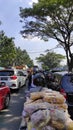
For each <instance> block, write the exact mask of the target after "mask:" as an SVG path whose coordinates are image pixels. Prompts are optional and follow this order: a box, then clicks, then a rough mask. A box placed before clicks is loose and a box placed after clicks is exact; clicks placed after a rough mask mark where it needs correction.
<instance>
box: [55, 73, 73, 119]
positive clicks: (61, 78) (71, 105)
mask: <svg viewBox="0 0 73 130" xmlns="http://www.w3.org/2000/svg"><path fill="white" fill-rule="evenodd" d="M54 75H55V78H56V79H57V82H58V86H59V91H60V92H61V93H62V94H63V95H64V96H65V98H66V102H67V105H68V110H69V113H70V115H71V117H72V119H73V73H68V72H55V73H54Z"/></svg>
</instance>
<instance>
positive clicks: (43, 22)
mask: <svg viewBox="0 0 73 130" xmlns="http://www.w3.org/2000/svg"><path fill="white" fill-rule="evenodd" d="M20 17H21V18H22V19H23V22H24V23H25V24H24V26H23V29H22V31H21V34H22V36H23V37H24V38H28V36H29V35H31V36H32V37H35V36H37V37H39V38H40V39H43V40H45V41H46V40H48V39H49V38H53V39H56V40H57V41H58V43H59V44H60V45H61V47H63V49H64V50H65V53H66V57H67V64H68V66H69V69H72V66H71V64H72V63H71V61H72V58H73V57H72V52H71V46H73V38H72V37H73V0H46V2H45V0H38V3H33V6H32V8H25V9H23V8H20ZM70 66H71V68H70Z"/></svg>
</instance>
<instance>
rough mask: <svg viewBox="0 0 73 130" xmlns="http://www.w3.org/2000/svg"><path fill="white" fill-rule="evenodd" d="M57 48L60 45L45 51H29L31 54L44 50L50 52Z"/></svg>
mask: <svg viewBox="0 0 73 130" xmlns="http://www.w3.org/2000/svg"><path fill="white" fill-rule="evenodd" d="M56 48H58V46H56V47H54V48H52V49H47V50H45V51H28V53H30V54H33V53H42V52H44V53H45V52H49V51H52V50H54V49H56Z"/></svg>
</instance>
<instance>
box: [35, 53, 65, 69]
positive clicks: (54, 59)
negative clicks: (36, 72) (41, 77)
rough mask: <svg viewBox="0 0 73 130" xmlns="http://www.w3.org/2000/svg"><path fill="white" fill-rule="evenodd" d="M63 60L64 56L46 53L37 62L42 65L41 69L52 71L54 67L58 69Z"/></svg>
mask: <svg viewBox="0 0 73 130" xmlns="http://www.w3.org/2000/svg"><path fill="white" fill-rule="evenodd" d="M63 59H65V56H63V55H61V54H56V53H54V52H48V53H47V54H46V55H42V56H40V57H38V58H37V61H38V62H41V63H42V67H43V69H44V68H45V69H53V68H55V67H60V66H61V65H60V62H61V61H62V60H63Z"/></svg>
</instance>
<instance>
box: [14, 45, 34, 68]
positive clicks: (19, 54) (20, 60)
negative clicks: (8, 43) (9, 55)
mask: <svg viewBox="0 0 73 130" xmlns="http://www.w3.org/2000/svg"><path fill="white" fill-rule="evenodd" d="M25 64H26V65H27V66H29V65H30V66H33V61H32V60H31V59H30V57H29V55H28V54H27V52H26V50H21V49H20V47H18V48H16V59H15V65H17V66H20V65H25Z"/></svg>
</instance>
